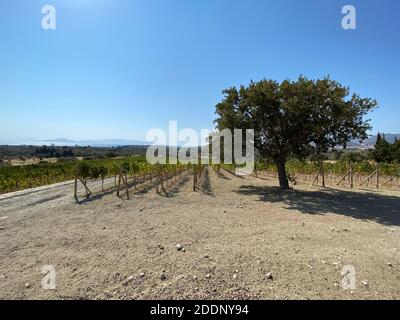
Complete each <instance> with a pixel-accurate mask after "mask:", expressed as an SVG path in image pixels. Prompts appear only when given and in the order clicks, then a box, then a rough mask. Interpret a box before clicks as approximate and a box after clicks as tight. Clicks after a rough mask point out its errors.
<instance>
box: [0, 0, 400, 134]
mask: <svg viewBox="0 0 400 320" xmlns="http://www.w3.org/2000/svg"><path fill="white" fill-rule="evenodd" d="M46 4H51V5H54V6H55V8H56V10H57V29H56V30H52V31H45V30H43V29H42V28H41V19H42V13H41V9H42V7H43V6H44V5H46ZM345 4H352V5H354V6H355V7H356V9H357V30H343V29H342V28H341V19H342V16H343V15H342V14H341V9H342V7H343V5H345ZM0 39H1V41H0V140H3V141H4V140H7V139H25V138H31V139H48V138H69V139H107V138H123V139H139V140H142V139H144V137H145V134H146V132H147V131H148V130H149V129H151V128H166V127H167V126H168V121H169V120H177V121H178V125H179V128H180V129H183V128H188V127H189V128H194V129H196V130H197V129H201V128H212V127H213V120H214V118H215V115H214V106H215V104H216V103H218V101H219V100H220V99H221V98H222V95H221V91H222V90H223V89H224V88H227V87H229V86H232V85H236V86H237V85H240V84H247V83H248V82H249V80H250V79H253V80H260V79H262V78H264V77H266V78H272V79H276V80H283V79H285V78H292V79H293V78H297V77H298V76H299V75H300V74H304V75H306V76H308V77H310V78H316V77H323V76H325V75H328V74H330V75H331V77H332V78H334V79H335V80H338V81H339V82H341V83H343V84H345V85H348V86H350V87H351V89H352V91H355V92H357V93H359V94H361V95H362V96H366V97H372V98H376V99H377V100H378V102H379V105H380V108H379V109H378V110H376V111H375V112H374V113H373V114H372V120H373V121H372V123H373V125H374V131H373V132H376V131H378V130H379V131H383V132H392V133H395V132H396V133H398V132H400V81H399V74H400V72H399V71H400V61H399V59H400V1H398V0H347V1H341V0H260V1H257V0H246V1H244V0H241V1H238V0H45V1H39V0H0Z"/></svg>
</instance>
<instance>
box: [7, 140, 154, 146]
mask: <svg viewBox="0 0 400 320" xmlns="http://www.w3.org/2000/svg"><path fill="white" fill-rule="evenodd" d="M149 144H150V143H149V142H146V141H140V140H126V139H102V140H70V139H65V138H57V139H48V140H33V139H24V140H10V141H0V145H12V146H20V145H26V146H42V145H47V146H50V145H55V146H68V147H72V146H91V147H124V146H147V145H149Z"/></svg>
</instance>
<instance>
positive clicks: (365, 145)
mask: <svg viewBox="0 0 400 320" xmlns="http://www.w3.org/2000/svg"><path fill="white" fill-rule="evenodd" d="M383 135H385V139H386V141H387V142H389V143H393V142H394V139H395V138H396V137H397V139H399V140H400V133H385V134H383V133H381V136H383ZM377 136H378V135H374V136H372V137H371V138H368V139H366V140H364V141H363V142H362V143H360V141H358V140H352V141H350V142H349V144H348V147H349V148H356V149H369V148H372V147H373V146H375V143H376V138H377Z"/></svg>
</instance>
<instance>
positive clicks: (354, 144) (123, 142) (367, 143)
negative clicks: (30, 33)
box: [0, 133, 400, 149]
mask: <svg viewBox="0 0 400 320" xmlns="http://www.w3.org/2000/svg"><path fill="white" fill-rule="evenodd" d="M381 135H382V136H383V134H381ZM395 137H397V139H399V140H400V133H386V134H385V139H386V141H388V142H390V143H393V142H394V139H395ZM376 138H377V135H374V136H372V137H371V138H368V139H366V140H364V141H363V142H361V143H360V141H358V140H352V141H350V142H349V144H348V148H351V149H369V148H372V147H373V146H374V145H375V143H376ZM52 144H54V145H55V146H76V145H77V146H91V147H122V146H148V145H150V144H151V143H149V142H147V141H141V140H128V139H101V140H70V139H65V138H57V139H49V140H33V139H24V140H13V141H0V145H34V146H41V145H52Z"/></svg>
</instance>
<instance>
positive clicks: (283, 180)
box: [276, 159, 289, 190]
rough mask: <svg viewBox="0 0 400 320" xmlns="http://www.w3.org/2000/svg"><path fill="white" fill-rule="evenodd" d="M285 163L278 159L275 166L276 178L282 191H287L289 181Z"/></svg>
mask: <svg viewBox="0 0 400 320" xmlns="http://www.w3.org/2000/svg"><path fill="white" fill-rule="evenodd" d="M285 164H286V161H285V160H284V159H280V160H278V161H277V163H276V165H277V167H278V178H279V186H280V188H281V189H282V190H287V189H289V181H288V178H287V175H286V167H285Z"/></svg>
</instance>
